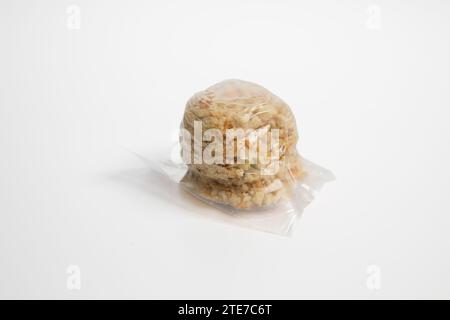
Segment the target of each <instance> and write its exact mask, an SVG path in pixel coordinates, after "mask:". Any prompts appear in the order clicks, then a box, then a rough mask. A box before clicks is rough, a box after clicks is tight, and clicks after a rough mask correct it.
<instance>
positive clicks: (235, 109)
mask: <svg viewBox="0 0 450 320" xmlns="http://www.w3.org/2000/svg"><path fill="white" fill-rule="evenodd" d="M297 142H298V132H297V126H296V120H295V117H294V114H293V113H292V111H291V109H290V108H289V106H288V105H287V104H286V103H285V102H284V101H283V100H281V99H280V98H279V97H277V96H276V95H274V94H272V93H271V92H270V91H268V90H267V89H265V88H263V87H262V86H259V85H257V84H254V83H251V82H247V81H242V80H234V79H233V80H225V81H222V82H220V83H217V84H215V85H213V86H211V87H209V88H208V89H206V90H204V91H201V92H199V93H197V94H195V95H194V96H193V97H192V98H191V99H190V100H189V101H188V102H187V105H186V109H185V112H184V115H183V119H182V122H181V128H180V143H179V145H178V147H179V150H177V151H176V152H175V153H172V156H171V159H166V160H165V161H163V162H161V163H162V167H161V169H162V170H163V172H164V173H165V174H167V175H168V176H169V177H170V178H171V179H172V180H173V181H175V182H176V183H180V185H181V186H182V187H183V188H185V189H186V190H187V191H188V192H190V193H191V194H192V195H194V196H195V197H197V198H199V199H201V200H202V201H204V202H206V203H208V204H210V205H211V206H213V207H215V208H218V209H220V210H221V211H224V212H226V213H228V214H230V217H231V219H232V220H233V221H234V222H237V223H239V224H241V225H246V226H249V227H253V228H256V229H260V230H264V231H268V232H273V233H278V234H288V233H289V232H290V230H291V227H292V225H293V223H294V222H295V220H296V217H297V216H298V215H299V214H301V213H302V211H303V209H304V208H305V207H306V205H307V204H309V203H310V202H311V200H312V199H313V197H314V195H315V193H316V192H317V191H318V190H320V188H321V187H322V186H323V184H324V183H325V182H327V181H330V180H333V175H332V173H331V172H329V171H328V170H326V169H323V168H321V167H319V166H316V165H314V164H313V163H311V162H309V161H307V160H305V159H303V158H302V157H300V155H299V154H298V152H297ZM177 155H179V156H180V157H177Z"/></svg>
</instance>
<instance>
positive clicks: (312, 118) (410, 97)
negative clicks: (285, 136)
mask: <svg viewBox="0 0 450 320" xmlns="http://www.w3.org/2000/svg"><path fill="white" fill-rule="evenodd" d="M70 4H75V5H78V6H79V8H80V9H81V25H80V26H81V28H80V29H75V30H74V29H70V28H67V26H66V24H67V19H68V18H69V15H68V14H67V13H66V8H67V7H68V6H69V5H70ZM371 5H375V7H374V6H371ZM374 8H375V9H374ZM378 9H380V10H381V11H380V12H381V16H380V19H378V16H377V12H378V11H377V10H378ZM374 15H375V16H374ZM449 18H450V3H448V2H445V1H375V2H369V1H339V3H338V2H334V1H326V2H325V1H308V2H302V3H300V2H299V1H245V2H244V1H229V0H228V1H217V2H216V3H213V2H212V1H202V2H200V1H177V2H173V1H171V2H170V3H166V1H151V2H150V1H128V2H126V3H125V2H123V1H122V2H120V3H119V2H112V1H74V2H66V1H56V0H55V1H12V0H11V1H5V0H3V1H1V4H0V39H1V42H0V46H1V47H0V57H1V59H0V146H1V149H0V150H1V151H0V176H1V179H0V297H1V298H450V257H449V252H450V230H449V227H450V212H449V211H450V205H449V196H448V192H449V189H450V182H449V181H450V169H449V163H450V150H449V145H450V144H449V143H450V129H449V119H450V111H449V110H450V105H449V104H450V90H449V89H450V59H449V57H450V37H449V30H450V19H449ZM226 78H241V79H244V80H249V81H254V82H257V83H260V84H262V85H263V86H265V87H267V88H268V89H270V90H271V91H273V92H274V93H276V94H278V95H279V96H280V97H282V98H283V99H284V100H285V101H286V102H288V103H289V104H290V105H291V107H292V108H293V110H294V112H295V113H296V115H297V120H298V124H299V127H300V134H301V142H300V145H299V150H300V151H301V153H302V154H303V155H304V156H305V157H307V158H308V159H311V160H313V161H314V162H317V163H318V164H320V165H323V166H325V167H326V168H329V169H331V170H332V171H333V172H334V173H335V175H336V177H337V181H336V182H333V183H331V184H328V185H327V186H326V187H325V189H324V190H323V192H321V193H320V194H319V196H318V198H317V199H316V201H315V202H314V203H313V204H312V205H311V206H310V207H308V208H307V209H306V212H305V214H304V216H303V217H302V219H300V220H299V221H298V223H297V225H296V227H295V232H294V235H293V237H291V238H283V237H279V236H275V235H271V234H266V233H262V232H258V231H253V230H250V229H245V228H241V227H237V226H234V225H231V224H227V223H224V222H222V221H220V220H217V219H215V218H209V216H210V215H213V214H211V209H210V208H208V207H206V206H204V205H202V204H201V203H199V202H196V201H193V200H192V199H191V198H190V197H188V196H187V195H184V194H183V193H181V192H180V191H179V190H177V189H176V188H175V189H174V188H172V187H171V186H170V185H167V184H166V183H164V182H163V181H160V180H158V179H157V177H155V176H152V175H151V174H149V172H148V170H147V169H146V168H145V165H144V164H143V163H142V162H140V161H139V159H137V158H136V157H135V156H133V155H132V154H130V153H129V152H128V151H127V150H125V149H124V148H123V147H126V148H130V149H132V150H135V151H143V152H144V151H145V150H156V149H158V148H160V147H163V146H165V145H167V142H168V141H170V140H171V137H172V136H173V134H174V130H175V129H176V128H177V126H178V124H179V121H180V119H181V116H182V112H183V108H184V104H185V101H186V100H187V99H188V98H189V97H190V96H191V94H192V93H194V92H196V91H198V90H201V89H204V88H205V87H207V86H209V85H211V84H213V83H215V82H217V81H220V80H222V79H226ZM69 265H76V266H78V267H79V268H80V270H81V289H80V290H69V289H68V288H67V287H66V281H67V278H68V275H67V274H66V269H67V268H68V266H69ZM371 265H375V266H377V267H376V268H375V269H371V268H370V267H369V266H371ZM377 268H378V269H377ZM373 270H377V271H378V270H379V271H380V272H381V273H380V276H381V277H380V278H379V279H380V280H381V282H380V287H379V290H371V289H373V288H374V287H373V286H371V285H370V283H372V282H371V281H372V280H373V277H374V276H376V274H375V275H374V273H373ZM367 272H369V274H368V273H367ZM367 281H369V285H367Z"/></svg>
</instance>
